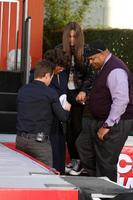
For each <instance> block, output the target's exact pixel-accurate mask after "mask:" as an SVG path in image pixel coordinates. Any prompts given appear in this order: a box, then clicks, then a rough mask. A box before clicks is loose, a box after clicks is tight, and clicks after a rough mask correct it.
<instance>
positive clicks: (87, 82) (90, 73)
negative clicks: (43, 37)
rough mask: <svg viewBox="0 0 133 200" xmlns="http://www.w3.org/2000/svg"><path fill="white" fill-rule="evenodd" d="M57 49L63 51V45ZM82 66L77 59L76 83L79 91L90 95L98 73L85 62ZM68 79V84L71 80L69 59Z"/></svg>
mask: <svg viewBox="0 0 133 200" xmlns="http://www.w3.org/2000/svg"><path fill="white" fill-rule="evenodd" d="M56 48H61V49H62V50H63V46H62V44H59V45H58V46H56ZM85 60H86V59H84V62H83V63H82V64H80V65H79V64H78V63H77V61H76V59H75V62H74V69H73V73H74V82H75V85H76V87H77V91H78V92H80V91H85V92H87V94H89V93H90V90H91V87H92V83H93V81H94V80H95V76H96V72H95V71H94V70H92V68H91V67H90V66H89V64H88V62H86V61H85ZM65 70H66V79H67V82H68V79H69V73H70V70H71V60H69V58H68V65H67V67H66V69H65Z"/></svg>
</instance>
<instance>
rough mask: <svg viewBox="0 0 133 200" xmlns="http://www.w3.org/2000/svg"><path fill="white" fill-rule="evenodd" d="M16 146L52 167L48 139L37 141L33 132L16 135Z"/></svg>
mask: <svg viewBox="0 0 133 200" xmlns="http://www.w3.org/2000/svg"><path fill="white" fill-rule="evenodd" d="M16 148H17V149H19V150H21V151H23V152H25V153H27V154H29V155H30V156H32V157H33V158H36V159H37V160H39V161H41V162H43V163H45V164H47V165H49V166H51V167H52V148H51V144H50V141H49V140H47V141H46V140H44V141H43V142H37V141H36V140H35V135H33V134H29V136H28V135H27V136H19V135H17V137H16Z"/></svg>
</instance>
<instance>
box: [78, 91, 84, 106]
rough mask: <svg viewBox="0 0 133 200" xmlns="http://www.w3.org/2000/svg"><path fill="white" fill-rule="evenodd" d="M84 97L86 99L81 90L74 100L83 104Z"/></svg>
mask: <svg viewBox="0 0 133 200" xmlns="http://www.w3.org/2000/svg"><path fill="white" fill-rule="evenodd" d="M85 99H86V92H83V91H81V92H79V93H78V95H77V96H76V101H78V102H79V103H81V104H85Z"/></svg>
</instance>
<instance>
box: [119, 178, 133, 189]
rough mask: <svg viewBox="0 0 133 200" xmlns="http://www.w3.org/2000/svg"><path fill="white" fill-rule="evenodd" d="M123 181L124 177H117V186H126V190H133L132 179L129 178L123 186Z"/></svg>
mask: <svg viewBox="0 0 133 200" xmlns="http://www.w3.org/2000/svg"><path fill="white" fill-rule="evenodd" d="M124 181H125V178H124V177H119V180H118V183H119V185H122V186H126V188H133V178H132V177H129V178H128V179H127V182H126V185H125V183H124Z"/></svg>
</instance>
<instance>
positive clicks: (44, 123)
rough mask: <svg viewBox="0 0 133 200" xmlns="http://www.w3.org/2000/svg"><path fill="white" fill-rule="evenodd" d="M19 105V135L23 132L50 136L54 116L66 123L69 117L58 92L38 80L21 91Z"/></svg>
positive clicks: (18, 99)
mask: <svg viewBox="0 0 133 200" xmlns="http://www.w3.org/2000/svg"><path fill="white" fill-rule="evenodd" d="M17 105H18V116H17V126H16V128H17V133H18V134H19V133H21V132H27V133H33V134H34V133H35V134H36V133H38V132H45V133H46V134H49V133H50V130H51V124H52V121H53V114H54V115H55V116H56V117H57V118H58V119H59V120H60V121H66V120H67V118H68V116H69V112H67V111H65V110H64V109H63V108H62V106H61V104H60V102H59V98H58V94H57V93H56V91H55V90H53V89H52V88H50V87H47V86H46V85H45V84H43V83H42V82H41V81H37V80H34V81H33V82H31V83H29V84H28V85H25V86H23V87H22V88H21V89H20V90H19V92H18V98H17Z"/></svg>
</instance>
